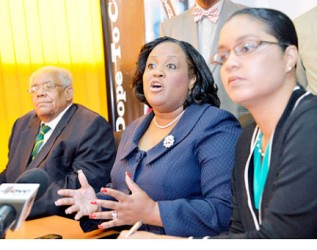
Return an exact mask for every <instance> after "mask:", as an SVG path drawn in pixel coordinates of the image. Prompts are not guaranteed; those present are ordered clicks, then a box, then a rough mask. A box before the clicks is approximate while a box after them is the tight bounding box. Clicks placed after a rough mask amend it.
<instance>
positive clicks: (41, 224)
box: [5, 215, 118, 239]
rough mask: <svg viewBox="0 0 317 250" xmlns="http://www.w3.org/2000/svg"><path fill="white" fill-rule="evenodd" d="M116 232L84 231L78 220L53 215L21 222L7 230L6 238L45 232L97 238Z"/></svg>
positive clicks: (44, 233) (111, 235) (64, 236)
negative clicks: (14, 229)
mask: <svg viewBox="0 0 317 250" xmlns="http://www.w3.org/2000/svg"><path fill="white" fill-rule="evenodd" d="M117 233H118V232H117V231H114V230H102V229H97V230H94V231H91V232H88V233H84V232H83V231H82V229H81V227H80V225H79V221H75V220H72V219H67V218H64V217H61V216H57V215H53V216H49V217H44V218H40V219H35V220H29V221H25V222H23V223H22V225H21V226H20V228H19V229H17V230H16V231H11V230H8V232H7V234H6V237H5V238H6V239H35V238H37V237H41V236H44V235H47V234H57V235H61V236H62V238H63V239H99V238H115V236H116V234H117Z"/></svg>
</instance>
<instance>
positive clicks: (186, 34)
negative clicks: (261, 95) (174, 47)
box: [160, 0, 247, 117]
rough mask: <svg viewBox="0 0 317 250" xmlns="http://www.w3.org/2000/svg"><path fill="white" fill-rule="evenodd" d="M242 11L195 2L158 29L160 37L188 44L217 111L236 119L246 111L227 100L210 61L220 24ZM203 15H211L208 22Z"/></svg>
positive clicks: (216, 1) (225, 3) (224, 0)
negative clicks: (206, 72) (207, 73)
mask: <svg viewBox="0 0 317 250" xmlns="http://www.w3.org/2000/svg"><path fill="white" fill-rule="evenodd" d="M245 7H246V6H244V5H241V4H236V3H233V2H231V1H230V0H196V3H195V5H194V6H192V7H191V8H189V9H188V10H187V11H185V12H184V13H182V14H180V15H177V16H174V17H172V18H171V19H168V20H166V21H165V22H163V23H161V26H160V35H161V36H170V37H173V38H176V39H178V40H182V41H185V42H188V43H190V44H191V45H193V46H194V47H195V48H196V49H197V50H198V51H199V52H200V53H201V54H202V56H203V57H204V58H205V60H206V62H207V64H208V66H209V68H210V70H211V72H212V75H213V77H214V80H215V83H216V84H217V86H218V96H219V99H220V102H221V104H220V108H223V109H225V110H227V111H229V112H231V113H232V114H234V115H235V116H236V117H240V116H241V115H243V114H245V113H247V111H246V109H245V108H243V107H240V106H238V105H237V104H235V103H234V102H232V100H231V99H230V98H229V96H228V95H227V93H226V91H225V89H224V87H223V84H222V80H221V78H220V67H219V66H217V65H215V64H212V63H211V61H212V56H213V55H214V54H215V53H216V52H217V50H218V40H219V33H220V30H221V28H222V26H223V24H224V23H225V21H226V20H227V19H228V18H229V17H230V16H231V15H232V14H233V13H234V12H235V11H237V10H240V9H242V8H245ZM204 11H210V12H211V13H210V14H209V15H210V19H209V18H208V17H207V16H205V14H204Z"/></svg>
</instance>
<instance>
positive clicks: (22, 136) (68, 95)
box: [0, 66, 116, 219]
mask: <svg viewBox="0 0 317 250" xmlns="http://www.w3.org/2000/svg"><path fill="white" fill-rule="evenodd" d="M29 93H30V96H31V98H32V101H33V104H34V110H33V111H31V112H29V113H27V114H25V115H24V116H22V117H21V118H19V119H17V121H16V122H15V124H14V126H13V129H12V134H11V137H10V141H9V161H8V164H7V166H6V169H5V170H4V171H3V172H2V173H1V174H0V183H4V182H8V183H12V182H15V181H16V179H17V178H18V177H19V176H20V175H21V174H22V173H23V172H24V171H26V170H29V169H33V168H42V169H44V170H45V171H46V172H47V174H48V175H49V177H50V185H49V186H48V188H47V191H46V192H45V194H44V195H43V196H42V197H41V198H40V199H39V200H37V201H35V203H34V205H33V208H32V211H31V213H30V215H29V217H28V219H33V218H38V217H43V216H49V215H56V214H57V215H61V216H66V217H67V215H66V214H65V213H64V210H65V209H64V208H58V207H56V206H55V205H54V201H55V200H56V199H57V198H58V195H57V190H59V189H61V188H73V189H75V188H79V187H80V185H79V182H78V178H77V171H78V170H82V171H83V172H84V173H85V175H86V176H87V178H88V181H89V183H90V184H91V185H92V186H93V188H94V189H95V191H99V190H100V188H101V187H102V186H103V185H105V184H106V183H108V182H109V181H110V171H111V168H112V164H113V162H114V159H115V154H116V146H115V141H114V138H113V132H112V128H111V127H110V124H109V123H108V122H107V121H106V120H105V119H104V118H103V117H102V116H100V115H98V114H97V113H95V112H93V111H91V110H89V109H87V108H85V107H84V106H82V105H79V104H75V103H73V96H74V90H73V86H72V76H71V73H70V72H69V71H67V70H65V69H63V68H59V67H52V66H48V67H43V68H40V69H39V70H37V71H36V72H34V73H33V74H32V76H31V77H30V81H29Z"/></svg>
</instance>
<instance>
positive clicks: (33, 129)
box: [20, 113, 41, 171]
mask: <svg viewBox="0 0 317 250" xmlns="http://www.w3.org/2000/svg"><path fill="white" fill-rule="evenodd" d="M34 114H35V113H34ZM40 124H41V121H40V119H39V118H38V117H37V115H36V114H35V115H34V116H33V118H32V120H31V122H30V123H29V125H28V127H27V128H26V129H25V130H23V131H22V133H21V145H24V148H25V150H23V151H21V152H20V153H21V159H22V160H21V163H22V164H21V167H22V166H27V165H28V163H29V161H30V157H31V153H32V150H33V146H34V142H35V138H36V136H37V134H38V133H39V129H40ZM23 168H25V167H23ZM22 171H24V169H23V170H22Z"/></svg>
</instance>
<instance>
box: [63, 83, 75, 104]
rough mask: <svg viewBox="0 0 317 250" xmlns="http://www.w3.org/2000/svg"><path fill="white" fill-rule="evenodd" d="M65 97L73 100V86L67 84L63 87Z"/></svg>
mask: <svg viewBox="0 0 317 250" xmlns="http://www.w3.org/2000/svg"><path fill="white" fill-rule="evenodd" d="M65 97H66V100H67V101H71V100H73V97H74V89H73V86H69V87H67V88H66V89H65Z"/></svg>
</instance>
